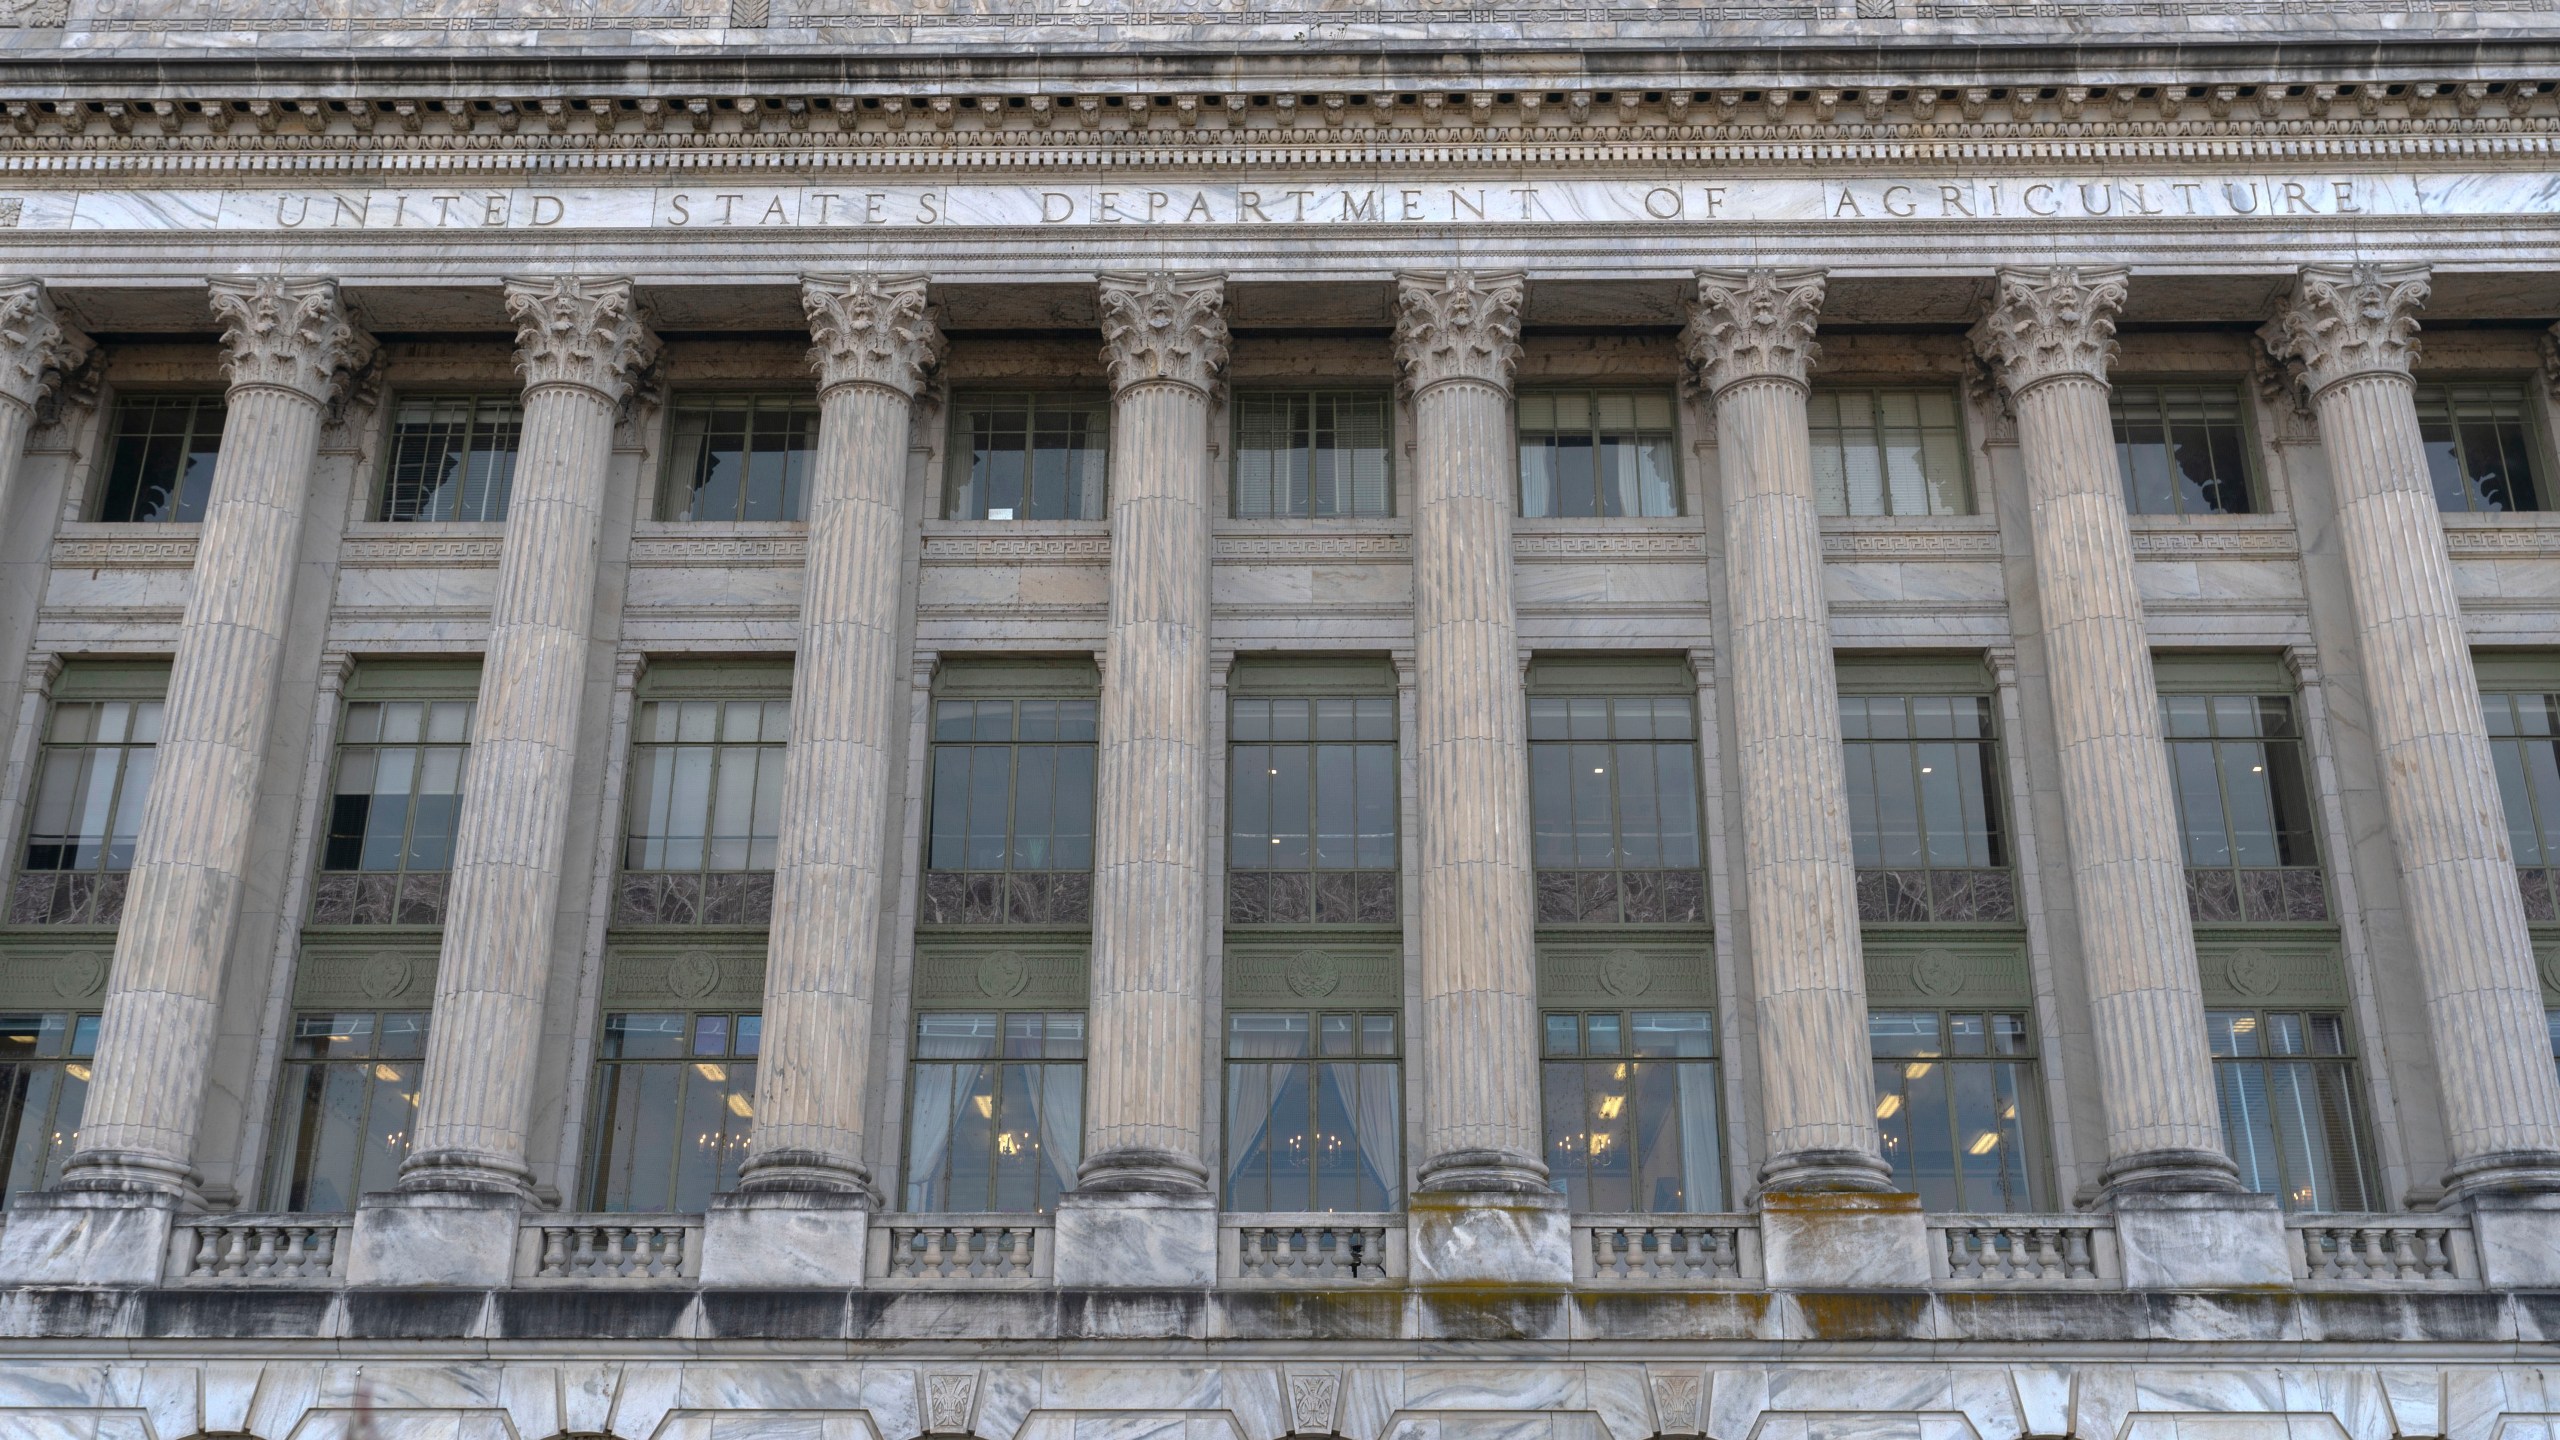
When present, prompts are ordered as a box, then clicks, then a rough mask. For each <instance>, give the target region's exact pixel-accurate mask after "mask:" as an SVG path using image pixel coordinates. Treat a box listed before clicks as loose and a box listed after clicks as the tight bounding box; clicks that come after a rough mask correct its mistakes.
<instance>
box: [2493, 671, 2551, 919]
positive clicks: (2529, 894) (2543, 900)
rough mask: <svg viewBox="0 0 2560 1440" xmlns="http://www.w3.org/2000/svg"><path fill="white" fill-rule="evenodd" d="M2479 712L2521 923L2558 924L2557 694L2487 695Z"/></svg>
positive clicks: (2510, 693)
mask: <svg viewBox="0 0 2560 1440" xmlns="http://www.w3.org/2000/svg"><path fill="white" fill-rule="evenodd" d="M2480 709H2481V711H2482V713H2483V714H2484V716H2485V717H2486V718H2487V720H2488V725H2489V754H2490V757H2491V759H2492V760H2493V762H2494V763H2495V764H2496V766H2497V771H2498V798H2499V799H2500V800H2501V801H2502V802H2504V808H2505V810H2506V816H2507V846H2508V848H2509V849H2510V850H2511V851H2512V852H2513V853H2514V855H2515V861H2516V883H2517V885H2518V887H2519V888H2520V889H2522V890H2523V892H2524V913H2525V918H2526V919H2528V920H2532V921H2537V922H2540V923H2543V924H2549V923H2552V922H2554V921H2560V693H2553V692H2551V691H2549V690H2529V691H2522V692H2517V691H2504V690H2500V691H2489V692H2486V693H2484V694H2482V695H2481V697H2480Z"/></svg>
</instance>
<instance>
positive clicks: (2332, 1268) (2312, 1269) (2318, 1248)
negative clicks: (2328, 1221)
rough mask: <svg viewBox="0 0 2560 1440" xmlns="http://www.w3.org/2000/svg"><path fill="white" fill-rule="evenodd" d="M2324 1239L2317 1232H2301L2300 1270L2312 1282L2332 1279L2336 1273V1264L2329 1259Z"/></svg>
mask: <svg viewBox="0 0 2560 1440" xmlns="http://www.w3.org/2000/svg"><path fill="white" fill-rule="evenodd" d="M2325 1239H2326V1237H2325V1236H2323V1235H2322V1233H2321V1232H2320V1231H2318V1230H2305V1231H2303V1232H2302V1268H2303V1271H2304V1273H2306V1274H2308V1275H2309V1276H2311V1278H2312V1279H2314V1280H2327V1279H2332V1278H2334V1277H2335V1276H2336V1275H2337V1273H2338V1269H2337V1262H2336V1261H2334V1260H2332V1259H2330V1258H2329V1247H2328V1246H2327V1244H2326V1243H2324V1242H2325Z"/></svg>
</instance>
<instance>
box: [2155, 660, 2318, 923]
mask: <svg viewBox="0 0 2560 1440" xmlns="http://www.w3.org/2000/svg"><path fill="white" fill-rule="evenodd" d="M2160 729H2161V731H2162V733H2163V734H2164V735H2165V736H2166V737H2167V739H2168V744H2169V770H2170V775H2171V778H2172V780H2173V782H2174V784H2175V786H2176V790H2177V796H2178V819H2179V822H2180V826H2181V828H2182V830H2183V832H2184V834H2185V837H2186V850H2187V905H2188V909H2189V910H2190V911H2191V912H2192V913H2193V915H2194V916H2195V918H2196V919H2197V920H2198V921H2234V920H2249V921H2266V920H2326V919H2328V918H2329V902H2328V891H2327V888H2326V886H2325V885H2324V883H2323V880H2322V876H2321V872H2320V852H2319V848H2318V847H2317V846H2316V845H2315V844H2313V842H2312V819H2311V788H2310V786H2309V784H2308V783H2307V781H2306V779H2305V775H2306V771H2305V767H2304V764H2303V753H2302V732H2301V730H2300V729H2299V728H2298V727H2297V726H2296V725H2295V723H2294V713H2293V698H2292V697H2291V696H2289V695H2163V696H2161V697H2160Z"/></svg>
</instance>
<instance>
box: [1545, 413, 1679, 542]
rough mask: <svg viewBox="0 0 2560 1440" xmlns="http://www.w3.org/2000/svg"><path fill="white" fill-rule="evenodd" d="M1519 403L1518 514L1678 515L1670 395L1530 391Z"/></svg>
mask: <svg viewBox="0 0 2560 1440" xmlns="http://www.w3.org/2000/svg"><path fill="white" fill-rule="evenodd" d="M1518 403H1519V411H1520V513H1521V514H1523V515H1526V516H1528V517H1530V518H1531V519H1546V518H1549V517H1552V516H1566V515H1677V514H1679V513H1680V467H1679V461H1678V457H1677V450H1678V445H1677V442H1676V440H1675V438H1674V436H1673V433H1672V432H1673V424H1672V416H1671V396H1670V395H1669V394H1668V393H1667V392H1656V391H1642V390H1639V391H1627V390H1530V391H1525V392H1523V393H1522V394H1521V396H1520V398H1519V402H1518Z"/></svg>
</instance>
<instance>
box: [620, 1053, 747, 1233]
mask: <svg viewBox="0 0 2560 1440" xmlns="http://www.w3.org/2000/svg"><path fill="white" fill-rule="evenodd" d="M763 1038H764V1021H763V1018H762V1017H761V1016H758V1015H752V1014H748V1015H738V1014H721V1013H711V1014H701V1013H692V1012H687V1011H676V1012H673V1013H640V1012H615V1013H611V1014H607V1015H606V1016H605V1017H604V1035H603V1039H602V1043H601V1044H600V1045H599V1046H598V1048H597V1051H596V1089H595V1094H596V1118H595V1125H594V1127H593V1128H594V1142H593V1143H594V1150H593V1152H592V1154H591V1155H590V1156H589V1158H588V1162H587V1200H586V1203H587V1208H588V1209H590V1210H601V1211H608V1212H637V1213H642V1214H653V1215H699V1214H701V1213H702V1212H703V1211H704V1210H705V1209H707V1208H709V1207H710V1204H711V1197H712V1196H714V1195H718V1194H722V1193H725V1192H727V1191H731V1190H735V1189H737V1188H738V1166H739V1165H740V1164H741V1163H743V1162H744V1161H745V1160H746V1158H747V1145H748V1142H749V1140H750V1139H751V1138H752V1137H753V1134H754V1131H755V1118H756V1104H755V1102H756V1056H757V1053H758V1051H759V1050H760V1049H761V1042H762V1041H763Z"/></svg>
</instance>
